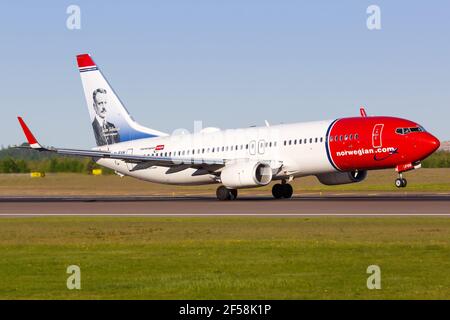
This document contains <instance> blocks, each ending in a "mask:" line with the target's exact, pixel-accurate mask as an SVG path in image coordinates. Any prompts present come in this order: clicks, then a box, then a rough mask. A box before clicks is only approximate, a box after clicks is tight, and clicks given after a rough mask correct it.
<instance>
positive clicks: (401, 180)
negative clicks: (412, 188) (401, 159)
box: [395, 173, 408, 188]
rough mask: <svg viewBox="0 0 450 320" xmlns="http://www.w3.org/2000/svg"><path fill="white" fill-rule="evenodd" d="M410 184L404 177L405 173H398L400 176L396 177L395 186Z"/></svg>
mask: <svg viewBox="0 0 450 320" xmlns="http://www.w3.org/2000/svg"><path fill="white" fill-rule="evenodd" d="M407 184H408V181H406V179H405V178H403V175H402V174H401V173H399V174H398V178H397V179H395V186H396V187H397V188H404V187H406V185H407Z"/></svg>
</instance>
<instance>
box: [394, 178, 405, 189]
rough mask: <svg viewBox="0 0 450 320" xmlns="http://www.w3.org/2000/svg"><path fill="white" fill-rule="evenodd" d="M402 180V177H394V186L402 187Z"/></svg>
mask: <svg viewBox="0 0 450 320" xmlns="http://www.w3.org/2000/svg"><path fill="white" fill-rule="evenodd" d="M403 180H404V179H400V178H398V179H395V186H396V187H397V188H403Z"/></svg>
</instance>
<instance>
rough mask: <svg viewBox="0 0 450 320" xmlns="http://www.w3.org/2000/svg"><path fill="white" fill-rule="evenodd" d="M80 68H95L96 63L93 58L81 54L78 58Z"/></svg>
mask: <svg viewBox="0 0 450 320" xmlns="http://www.w3.org/2000/svg"><path fill="white" fill-rule="evenodd" d="M77 63H78V68H84V67H95V63H94V61H92V59H91V56H90V55H88V54H79V55H78V56H77Z"/></svg>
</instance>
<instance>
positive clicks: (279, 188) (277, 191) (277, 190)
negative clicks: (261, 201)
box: [272, 183, 283, 199]
mask: <svg viewBox="0 0 450 320" xmlns="http://www.w3.org/2000/svg"><path fill="white" fill-rule="evenodd" d="M272 195H273V197H274V198H275V199H281V198H283V185H282V184H280V183H277V184H275V185H274V186H273V187H272Z"/></svg>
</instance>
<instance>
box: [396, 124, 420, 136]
mask: <svg viewBox="0 0 450 320" xmlns="http://www.w3.org/2000/svg"><path fill="white" fill-rule="evenodd" d="M395 132H396V133H397V134H408V133H411V132H425V129H424V128H423V127H421V126H418V127H412V128H397V129H395Z"/></svg>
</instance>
